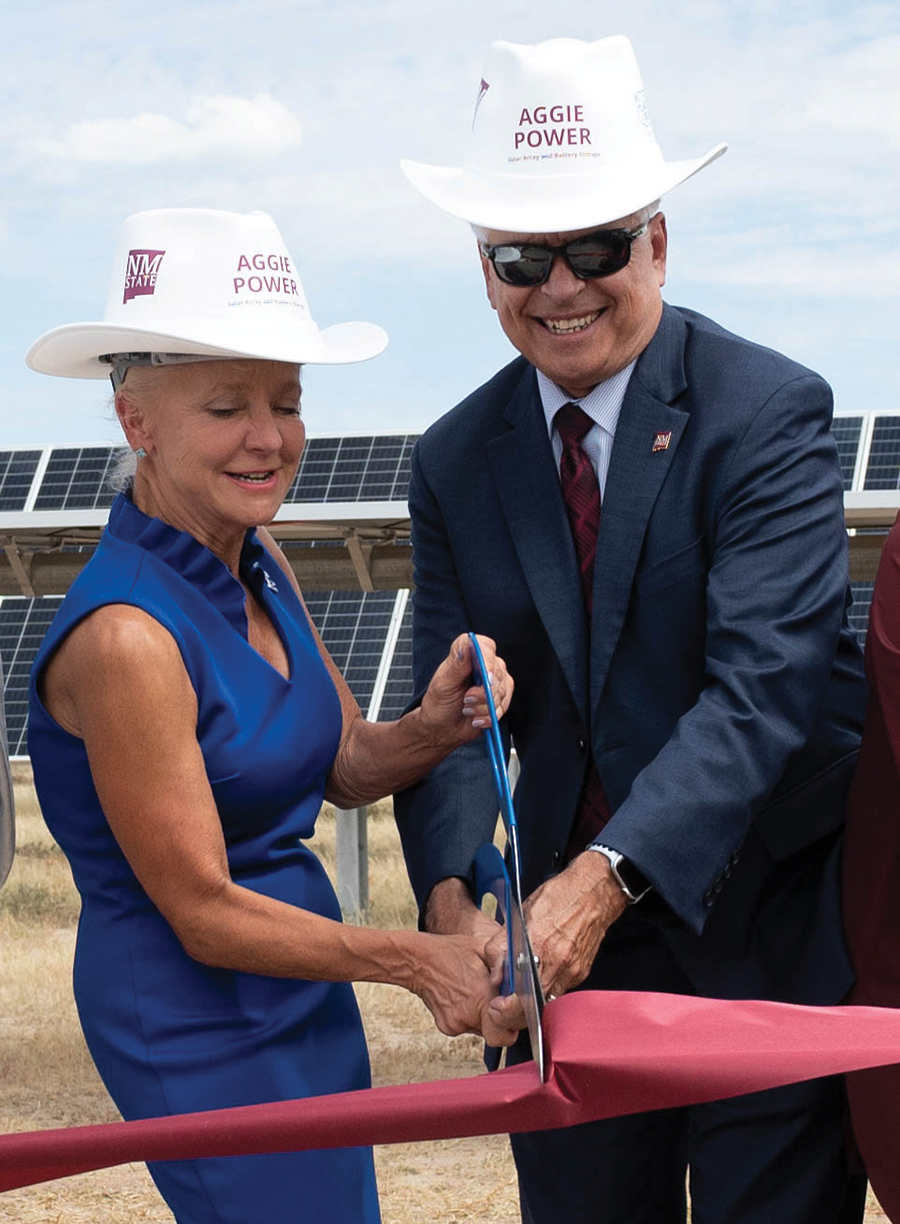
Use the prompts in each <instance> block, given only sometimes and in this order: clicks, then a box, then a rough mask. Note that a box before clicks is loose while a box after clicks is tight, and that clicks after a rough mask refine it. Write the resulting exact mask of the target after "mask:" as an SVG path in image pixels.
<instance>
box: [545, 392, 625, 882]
mask: <svg viewBox="0 0 900 1224" xmlns="http://www.w3.org/2000/svg"><path fill="white" fill-rule="evenodd" d="M553 424H554V425H555V426H556V431H557V433H558V434H559V436H560V439H561V440H562V445H563V449H562V456H561V458H560V462H559V479H560V483H561V484H562V495H563V501H564V502H565V503H566V512H567V513H568V516H569V525H570V526H571V528H572V539H573V540H574V541H575V555H576V556H577V558H578V567H579V570H580V571H581V590H582V593H583V595H584V606H585V608H586V609H587V614H588V624H589V626H590V617H591V611H592V608H593V603H594V558H595V557H596V555H597V532H598V531H599V529H600V485H599V483H598V481H597V473H596V471H595V470H594V465H593V463H591V461H590V459H589V458H588V456H587V455H586V454H585V453H584V451H583V450H582V449H581V443H582V441H583V440H584V437H585V435H586V434H587V433H588V431H589V430H590V429H591V427H592V426H593V424H594V422H593V421H592V420H591V418H590V417H589V416H588V415H587V413H586V412H585V411H584V410H583V409H581V408H579V407H578V405H577V404H563V406H562V408H560V409H559V411H558V412H557V413H556V415H555V417H554V418H553ZM610 815H611V812H610V808H609V801H608V800H607V798H606V795H605V794H604V791H603V784H602V782H601V781H600V775H599V774H598V773H597V767H596V765H595V764H594V759H593V756H591V759H590V762H589V764H588V770H587V775H586V777H585V780H584V789H583V790H582V792H581V799H580V800H579V802H578V811H577V812H576V814H575V823H574V825H573V827H572V833H571V836H570V837H569V844H568V846H567V847H566V862H569V861H570V860H571V859H573V858H574V857H575V855H576V854H580V853H581V851H582V850H583V849H584V847H585V846H586V845H587V844H588V843H589V842H592V841H593V840H594V838H595V837H596V836H597V834H598V833H599V832H600V830H601V829H602V828H603V826H604V825H605V824H606V822H607V820H609V818H610Z"/></svg>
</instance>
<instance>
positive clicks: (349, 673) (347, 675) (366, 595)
mask: <svg viewBox="0 0 900 1224" xmlns="http://www.w3.org/2000/svg"><path fill="white" fill-rule="evenodd" d="M304 599H305V600H306V606H307V608H308V609H309V614H310V616H311V617H312V620H313V623H314V624H315V626H316V628H317V629H318V631H319V633H320V634H321V635H322V641H323V642H324V643H325V648H326V650H327V651H328V653H329V654H330V655H331V657H332V659H334V662H335V664H336V665H337V668H338V670H339V671H340V673H341V675H342V676H343V677H344V679H345V680H346V681H347V684H348V685H349V686H350V691H351V693H352V694H353V696H354V697H355V698H356V700H357V702H358V704H359V708H360V709H361V710H362V712H363V714H365V713H366V712H367V711H368V708H369V703H370V701H371V700H372V693H373V692H374V689H375V680H376V677H377V676H378V668H379V665H380V663H381V656H382V655H383V653H384V645H385V639H386V637H387V631H388V626H389V625H390V622H391V614H392V613H393V611H394V604H395V602H396V599H397V592H396V591H313V592H304Z"/></svg>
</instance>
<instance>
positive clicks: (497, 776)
mask: <svg viewBox="0 0 900 1224" xmlns="http://www.w3.org/2000/svg"><path fill="white" fill-rule="evenodd" d="M469 641H470V642H471V644H472V651H473V654H474V656H475V667H474V669H473V671H474V675H475V681H476V683H479V682H480V683H481V684H482V685H483V686H484V691H485V694H486V695H487V704H488V710H489V711H490V720H491V721H490V725H489V726H488V727H485V729H484V738H485V741H486V743H487V749H488V756H489V758H490V762H491V771H492V773H493V776H494V787H495V789H496V792H497V799H498V802H499V805H500V815H501V816H502V818H503V824H504V826H505V828H506V837H507V843H508V858H509V862H510V864H511V868H512V870H511V872H510V871H507V867H506V863H505V862H504V860H503V856H502V855H501V853H500V851H499V850H498V849H497V847H496V846H495V845H493V844H492V843H490V842H489V843H488V844H487V845H484V846H482V847H481V849H480V850H479V851H478V853H477V854H476V856H475V863H474V867H475V892H476V899H477V902H478V904H479V905H480V904H481V902H482V899H483V898H484V897H485V896H486V895H487V893H489V892H490V893H491V894H492V895H493V896H494V897H495V898H496V900H497V906H498V918H499V920H500V921H501V922H503V923H504V924H505V926H506V963H505V966H504V978H503V986H502V988H501V989H502V992H503V994H515V995H517V996H518V998H519V1002H520V1003H521V1005H522V1010H523V1011H524V1013H525V1019H526V1021H527V1023H528V1036H529V1037H530V1038H531V1052H532V1055H533V1057H534V1062H535V1066H536V1067H537V1069H538V1075H539V1076H540V1078H541V1083H543V1082H544V1032H543V1026H542V1023H541V1013H542V1011H543V1010H544V992H543V989H542V988H541V979H540V977H539V976H538V961H537V958H536V957H535V955H534V952H533V951H532V948H531V940H530V939H529V938H528V928H527V927H526V925H525V916H524V914H523V912H522V867H521V860H520V857H519V826H518V824H517V822H516V809H515V806H514V804H513V799H512V790H511V789H510V785H509V774H508V773H507V770H506V759H505V757H504V753H503V741H502V739H501V738H500V724H499V723H498V721H497V711H496V710H495V708H494V703H493V700H492V699H491V686H490V684H489V683H488V675H487V668H486V667H485V663H484V655H483V654H482V653H481V647H480V646H479V644H478V638H477V637H476V636H475V634H474V633H470V634H469ZM499 1053H500V1052H499V1051H497V1053H496V1055H494V1056H493V1057H486V1059H485V1061H486V1063H487V1064H488V1066H489V1067H491V1065H493V1066H495V1067H496V1066H497V1065H499Z"/></svg>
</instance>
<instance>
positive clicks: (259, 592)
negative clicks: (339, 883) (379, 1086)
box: [28, 209, 515, 1224]
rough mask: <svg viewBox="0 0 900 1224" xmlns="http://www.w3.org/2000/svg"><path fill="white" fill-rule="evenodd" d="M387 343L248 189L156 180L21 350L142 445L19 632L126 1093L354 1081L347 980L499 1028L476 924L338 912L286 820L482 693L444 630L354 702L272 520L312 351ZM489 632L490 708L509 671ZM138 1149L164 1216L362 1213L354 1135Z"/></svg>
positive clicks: (46, 806) (341, 1085) (406, 758)
mask: <svg viewBox="0 0 900 1224" xmlns="http://www.w3.org/2000/svg"><path fill="white" fill-rule="evenodd" d="M258 286H259V287H258ZM384 343H385V338H384V336H383V333H381V331H380V329H378V328H374V327H372V326H371V325H369V324H344V325H340V326H338V327H335V328H329V329H324V330H320V329H319V328H318V327H317V326H316V324H315V323H314V322H313V321H312V319H311V317H310V315H309V309H308V306H307V305H306V302H305V299H304V298H303V292H302V288H301V287H300V281H299V277H298V276H297V274H296V271H295V270H294V268H293V265H292V263H291V260H290V257H289V255H288V253H287V251H286V249H285V247H284V244H283V242H282V240H281V236H280V234H279V233H278V231H277V229H276V227H275V226H274V223H273V222H272V221H271V219H270V218H268V217H266V216H265V215H264V214H260V213H256V214H248V215H238V214H230V213H221V212H212V211H206V210H182V209H173V210H160V211H154V212H147V213H140V214H136V215H135V216H134V217H132V218H129V220H128V221H127V222H126V223H125V226H124V232H123V235H122V239H121V243H120V248H119V252H118V254H117V258H116V266H115V269H114V274H113V282H112V288H111V292H110V298H109V301H108V305H107V311H106V317H105V319H104V320H103V322H102V323H96V324H75V325H71V326H67V327H62V328H57V329H55V330H54V331H53V332H50V333H48V334H47V335H45V336H44V337H42V338H41V339H40V340H39V341H37V342H36V344H35V345H34V346H33V347H32V349H31V350H30V352H29V355H28V361H29V364H30V365H31V366H32V367H33V368H35V369H39V370H43V371H45V372H47V373H53V374H62V375H70V376H75V377H99V376H102V375H104V374H107V373H109V374H110V375H111V377H112V381H113V386H114V388H115V403H116V411H117V414H118V416H119V419H120V421H121V424H122V427H123V429H124V432H125V437H126V439H127V442H128V445H129V447H130V449H131V450H132V451H133V452H134V453H135V454H136V456H137V460H136V470H135V474H134V477H133V482H132V484H131V486H130V488H129V489H128V490H127V491H126V492H124V493H121V494H120V495H119V496H118V498H117V499H116V501H115V503H114V504H113V507H112V510H111V512H110V518H109V525H108V527H107V530H106V531H105V533H104V535H103V537H102V539H101V541H100V544H99V546H98V548H97V550H96V553H95V554H94V556H93V558H92V559H91V561H90V562H89V564H88V565H87V567H86V568H85V569H84V571H83V572H82V574H81V576H80V577H79V578H78V580H77V581H76V583H75V584H74V585H73V587H72V588H71V590H70V592H69V594H68V595H67V597H66V599H65V600H64V602H63V605H62V607H61V608H60V611H59V613H58V615H57V617H56V620H55V621H54V623H53V626H52V627H51V629H50V631H49V633H48V635H47V639H46V641H45V642H44V644H43V646H42V648H41V651H40V653H39V655H38V658H37V660H36V662H35V667H34V672H33V676H32V691H31V717H30V731H29V750H30V754H31V759H32V763H33V766H34V774H35V782H36V786H37V789H38V794H39V798H40V802H41V806H42V809H43V812H44V815H45V818H46V820H47V823H48V825H49V826H50V829H51V831H52V832H53V834H54V836H55V837H56V838H57V840H58V842H59V844H60V845H61V847H62V848H63V850H64V851H65V853H66V855H67V856H68V858H69V861H70V863H71V866H72V872H73V876H74V879H75V882H76V885H77V886H78V889H79V892H80V894H81V898H82V910H81V918H80V922H79V931H78V942H77V949H76V956H75V970H74V982H75V992H76V999H77V1003H78V1008H79V1014H80V1017H81V1022H82V1025H83V1028H84V1033H85V1037H86V1039H87V1042H88V1045H89V1047H90V1050H91V1054H92V1056H93V1058H94V1060H95V1062H96V1064H97V1067H98V1069H99V1071H100V1074H101V1075H102V1077H103V1079H104V1081H105V1083H106V1085H107V1087H108V1089H109V1091H110V1093H111V1095H112V1096H113V1098H114V1100H115V1101H116V1103H117V1105H118V1107H119V1109H120V1110H121V1112H122V1114H123V1115H124V1116H125V1117H126V1118H140V1117H150V1116H159V1115H165V1114H168V1113H182V1112H189V1111H193V1110H206V1109H216V1108H224V1107H228V1106H235V1105H246V1104H253V1103H257V1102H264V1101H273V1100H281V1099H294V1098H299V1097H305V1096H315V1095H319V1094H323V1093H331V1092H340V1091H345V1090H348V1089H354V1088H363V1087H366V1086H367V1085H368V1083H369V1068H368V1060H367V1055H366V1048H365V1040H364V1036H363V1032H362V1027H361V1023H360V1019H359V1014H358V1011H357V1008H356V1003H355V999H354V996H353V991H352V987H351V986H350V983H351V982H353V981H380V982H390V983H395V984H397V985H399V986H403V987H406V988H407V989H409V990H412V991H414V992H415V993H416V994H418V995H419V996H420V997H421V998H422V999H423V1000H424V1001H425V1003H426V1004H427V1006H428V1007H429V1008H430V1010H431V1011H432V1013H433V1015H434V1018H435V1021H436V1023H437V1025H438V1026H439V1028H440V1029H441V1030H442V1031H443V1032H445V1033H450V1034H452V1033H459V1032H466V1031H482V1030H483V1031H484V1032H485V1035H486V1036H488V1037H489V1038H490V1040H491V1041H492V1042H494V1043H495V1044H496V1043H500V1042H506V1041H509V1040H512V1039H513V1037H514V1036H515V1035H514V1034H511V1033H504V1032H502V1031H498V1030H496V1029H495V1028H493V1027H492V1025H491V1021H490V1013H489V1010H488V1007H489V1003H490V1000H491V998H492V997H493V996H494V995H495V993H496V977H497V974H496V972H494V973H492V971H491V968H490V967H489V966H488V964H487V962H486V960H485V957H484V952H483V948H482V946H481V944H480V942H479V940H478V939H477V938H476V937H475V936H474V935H473V936H471V937H468V936H460V937H452V938H450V937H442V936H432V935H427V934H424V933H422V932H417V931H380V930H371V929H366V928H363V927H352V926H351V927H346V926H343V925H342V924H341V922H340V909H339V906H338V904H337V901H336V898H335V896H334V893H333V890H332V888H331V886H330V884H329V882H328V879H327V877H326V875H325V872H324V870H323V869H322V867H321V865H320V864H319V862H318V860H317V859H316V857H315V855H314V854H313V853H312V852H311V851H310V850H309V849H308V848H307V847H306V846H305V845H304V842H303V839H305V838H308V837H310V836H311V834H312V832H313V827H314V824H315V819H316V815H317V812H318V810H319V807H320V804H321V802H322V799H323V797H324V798H327V799H330V800H332V801H333V802H335V803H337V804H338V805H340V806H342V807H351V806H355V805H357V804H361V803H366V802H368V801H370V800H373V799H375V798H377V797H379V796H382V795H384V794H389V793H391V792H392V791H393V790H395V789H397V788H399V787H403V786H407V785H409V784H410V783H412V782H413V781H415V780H416V779H417V778H418V777H419V776H421V775H423V774H424V773H425V772H426V771H428V770H429V769H431V768H432V767H433V766H434V765H435V764H436V763H437V762H438V761H439V760H440V759H441V758H442V757H443V756H445V755H446V754H447V753H448V752H450V751H452V750H453V749H454V748H455V747H457V746H458V745H460V744H462V743H464V742H466V741H467V740H470V739H473V738H474V737H476V736H477V735H478V734H479V733H480V729H481V728H482V727H483V726H484V723H485V717H486V715H487V712H488V711H487V706H486V704H485V702H486V700H487V698H486V696H485V693H484V692H483V690H481V689H476V688H473V687H470V660H469V656H468V646H467V644H466V639H465V638H464V637H460V638H459V639H458V640H457V641H456V642H455V643H453V644H452V646H451V645H450V644H449V643H448V647H449V653H448V656H447V659H446V661H445V662H444V664H443V665H442V666H441V667H440V668H439V670H438V672H437V673H436V674H435V677H434V679H433V681H432V683H431V686H430V687H429V689H428V691H427V692H426V694H425V696H424V698H423V700H422V703H421V706H420V707H419V708H418V709H417V710H415V711H414V712H412V713H410V714H407V715H405V716H404V717H403V718H401V719H400V720H399V721H398V722H395V723H388V724H370V723H367V722H366V721H365V720H364V719H362V718H361V716H360V713H359V710H358V708H357V706H356V704H355V702H354V701H353V698H352V697H351V695H350V693H349V691H348V689H347V686H346V684H345V683H344V682H343V680H342V679H341V677H340V675H339V674H338V672H337V671H336V669H335V667H334V665H333V663H332V662H331V660H330V659H329V657H328V655H327V653H326V652H325V650H324V648H323V646H322V643H321V641H320V640H319V638H318V636H317V634H316V631H315V629H314V628H313V626H312V625H311V624H310V621H309V619H308V617H307V615H306V612H305V609H304V606H303V602H302V597H301V595H300V591H299V588H296V585H295V581H294V578H293V574H292V573H291V572H290V570H289V568H287V567H286V563H285V561H284V558H283V557H282V556H281V555H280V553H279V552H278V550H277V548H276V547H275V546H274V544H273V542H272V540H271V537H269V536H268V534H267V533H266V532H265V531H264V530H262V529H259V528H260V526H261V525H262V524H265V523H268V522H270V521H271V520H272V518H273V517H274V516H275V514H276V512H277V510H278V508H279V506H280V505H281V502H282V500H283V498H284V496H285V494H286V493H287V490H288V488H289V487H290V485H291V482H292V480H293V477H294V474H295V472H296V470H297V465H298V463H299V460H300V455H301V452H302V449H303V444H304V429H303V424H302V422H301V419H300V410H299V404H300V383H299V365H300V364H301V363H302V362H305V361H315V362H328V363H339V362H343V361H352V360H361V359H363V358H365V357H368V356H373V355H374V354H375V353H377V352H378V351H380V349H381V348H382V347H383V345H384ZM258 529H259V530H258ZM461 628H464V627H462V626H461ZM484 647H485V651H486V654H487V656H488V659H489V662H490V663H491V665H492V670H493V689H492V694H491V698H492V699H493V700H494V701H495V702H496V704H497V708H498V710H499V711H500V712H502V711H503V710H505V708H506V706H507V704H508V701H509V697H510V695H511V692H512V682H511V680H510V679H509V677H508V676H507V675H506V671H505V668H504V666H503V663H502V661H501V660H499V659H497V658H496V657H495V656H494V653H493V646H492V643H490V642H489V641H488V640H487V639H485V640H484ZM151 1172H152V1174H153V1176H154V1178H155V1180H156V1183H157V1185H158V1187H159V1189H160V1191H161V1193H162V1194H163V1196H164V1198H165V1199H166V1201H167V1203H168V1204H169V1206H170V1207H171V1209H172V1211H173V1213H174V1215H175V1218H176V1220H177V1221H178V1222H179V1224H287V1222H289V1221H298V1222H299V1221H315V1222H316V1224H332V1222H333V1224H357V1222H359V1224H373V1222H375V1221H377V1220H378V1218H379V1215H378V1203H377V1195H376V1189H375V1180H374V1172H373V1164H372V1156H371V1152H370V1151H369V1150H368V1149H348V1150H341V1151H333V1152H306V1153H288V1154H274V1155H269V1156H244V1157H238V1158H230V1159H212V1158H211V1159H205V1160H197V1161H173V1162H165V1163H159V1164H157V1165H155V1166H153V1167H151Z"/></svg>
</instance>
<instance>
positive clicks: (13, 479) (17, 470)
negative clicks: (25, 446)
mask: <svg viewBox="0 0 900 1224" xmlns="http://www.w3.org/2000/svg"><path fill="white" fill-rule="evenodd" d="M40 458H41V452H40V451H39V450H8V451H0V510H9V511H15V510H24V509H25V502H26V501H27V500H28V494H29V493H30V491H31V485H32V482H33V481H34V474H35V472H36V471H37V466H38V463H39V461H40Z"/></svg>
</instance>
